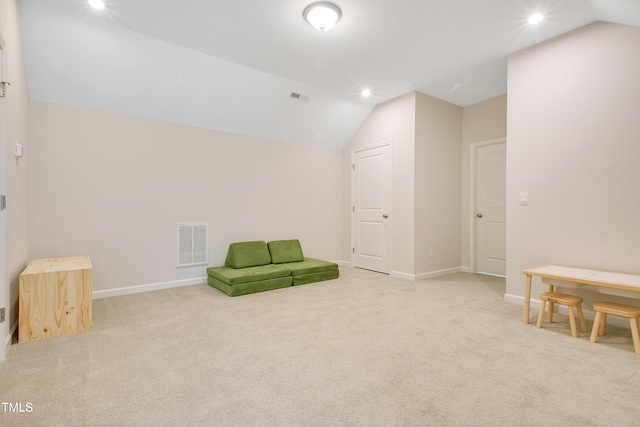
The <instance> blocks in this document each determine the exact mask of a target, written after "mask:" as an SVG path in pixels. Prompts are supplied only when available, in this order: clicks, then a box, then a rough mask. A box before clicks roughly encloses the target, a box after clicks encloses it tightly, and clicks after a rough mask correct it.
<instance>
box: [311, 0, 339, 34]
mask: <svg viewBox="0 0 640 427" xmlns="http://www.w3.org/2000/svg"><path fill="white" fill-rule="evenodd" d="M302 16H304V19H306V20H307V22H308V23H309V24H311V25H312V26H313V28H316V29H318V30H320V31H325V30H328V29H329V28H331V27H333V26H334V24H335V23H336V22H338V21H339V20H340V17H341V16H342V11H341V10H340V8H339V7H338V6H336V5H335V4H333V3H331V2H328V1H317V2H315V3H311V4H310V5H309V6H307V7H305V8H304V11H303V12H302Z"/></svg>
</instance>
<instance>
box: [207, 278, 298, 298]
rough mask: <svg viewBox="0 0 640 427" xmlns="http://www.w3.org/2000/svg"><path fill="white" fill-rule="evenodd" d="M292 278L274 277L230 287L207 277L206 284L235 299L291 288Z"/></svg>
mask: <svg viewBox="0 0 640 427" xmlns="http://www.w3.org/2000/svg"><path fill="white" fill-rule="evenodd" d="M292 282H293V277H291V276H286V277H276V278H275V279H267V280H259V281H257V282H247V283H239V284H237V285H230V284H228V283H225V282H223V281H221V280H218V279H216V278H215V277H212V276H209V277H208V283H209V285H211V286H213V287H214V288H216V289H219V290H221V291H222V292H224V293H225V294H227V295H229V296H230V297H237V296H240V295H247V294H253V293H256V292H263V291H270V290H273V289H280V288H287V287H289V286H291V283H292Z"/></svg>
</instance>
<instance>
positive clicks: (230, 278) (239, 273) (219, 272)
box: [207, 264, 291, 285]
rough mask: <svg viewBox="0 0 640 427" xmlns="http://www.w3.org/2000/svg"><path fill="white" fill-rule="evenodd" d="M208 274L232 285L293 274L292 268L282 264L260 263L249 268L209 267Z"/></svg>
mask: <svg viewBox="0 0 640 427" xmlns="http://www.w3.org/2000/svg"><path fill="white" fill-rule="evenodd" d="M207 274H208V275H209V276H212V277H215V278H216V279H218V280H221V281H223V282H225V283H228V284H230V285H235V284H238V283H248V282H257V281H259V280H267V279H275V278H277V277H286V276H289V275H291V269H290V268H289V267H286V266H283V265H281V264H268V265H259V266H257V267H247V268H231V267H226V266H225V267H211V268H207Z"/></svg>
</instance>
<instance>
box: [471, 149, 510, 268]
mask: <svg viewBox="0 0 640 427" xmlns="http://www.w3.org/2000/svg"><path fill="white" fill-rule="evenodd" d="M475 170H476V180H475V182H476V197H475V200H476V210H475V214H476V217H475V225H476V227H475V229H476V239H475V240H476V252H475V253H476V271H477V272H478V273H487V274H493V275H497V276H505V275H506V258H507V230H506V225H507V221H506V219H507V215H506V202H507V200H506V187H507V147H506V143H505V142H501V143H497V144H492V145H483V146H480V147H478V148H477V151H476V168H475Z"/></svg>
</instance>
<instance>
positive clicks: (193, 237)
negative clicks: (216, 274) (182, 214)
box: [177, 223, 209, 267]
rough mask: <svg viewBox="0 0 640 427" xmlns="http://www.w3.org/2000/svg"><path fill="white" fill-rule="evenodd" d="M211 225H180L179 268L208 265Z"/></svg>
mask: <svg viewBox="0 0 640 427" xmlns="http://www.w3.org/2000/svg"><path fill="white" fill-rule="evenodd" d="M208 234H209V224H207V223H194V224H178V265H177V266H178V267H190V266H192V265H203V264H207V259H208V257H207V240H208V239H207V235H208Z"/></svg>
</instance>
